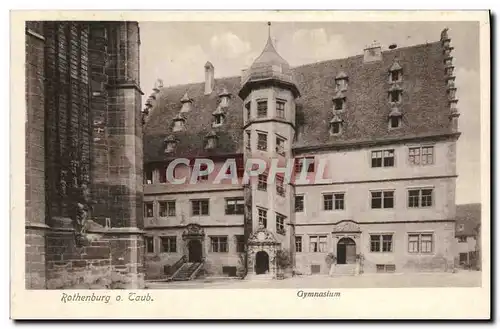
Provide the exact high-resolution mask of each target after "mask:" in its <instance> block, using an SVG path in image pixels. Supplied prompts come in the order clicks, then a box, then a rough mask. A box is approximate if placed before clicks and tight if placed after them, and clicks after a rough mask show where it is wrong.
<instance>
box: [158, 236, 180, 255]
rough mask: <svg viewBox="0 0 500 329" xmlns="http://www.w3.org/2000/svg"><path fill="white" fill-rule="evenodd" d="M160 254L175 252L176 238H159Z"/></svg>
mask: <svg viewBox="0 0 500 329" xmlns="http://www.w3.org/2000/svg"><path fill="white" fill-rule="evenodd" d="M160 241H161V252H177V237H175V236H161V237H160Z"/></svg>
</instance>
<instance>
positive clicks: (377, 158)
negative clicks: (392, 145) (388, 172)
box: [372, 150, 394, 168]
mask: <svg viewBox="0 0 500 329" xmlns="http://www.w3.org/2000/svg"><path fill="white" fill-rule="evenodd" d="M377 167H394V150H378V151H372V168H377Z"/></svg>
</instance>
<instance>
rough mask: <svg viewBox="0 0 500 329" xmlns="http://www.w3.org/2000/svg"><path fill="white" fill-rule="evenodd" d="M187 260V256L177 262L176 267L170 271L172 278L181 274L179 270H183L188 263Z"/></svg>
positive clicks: (173, 266)
mask: <svg viewBox="0 0 500 329" xmlns="http://www.w3.org/2000/svg"><path fill="white" fill-rule="evenodd" d="M186 259H187V257H186V255H184V256H182V257H181V258H180V259H179V260H178V261H176V262H175V263H174V265H172V267H171V270H170V271H169V272H170V273H171V276H172V277H174V276H175V275H176V274H177V272H179V270H180V269H181V268H182V265H184V263H185V262H186ZM170 273H169V274H170Z"/></svg>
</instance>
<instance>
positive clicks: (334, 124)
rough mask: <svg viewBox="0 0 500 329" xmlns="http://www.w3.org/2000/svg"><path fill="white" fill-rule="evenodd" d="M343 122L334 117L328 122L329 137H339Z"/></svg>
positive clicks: (336, 116)
mask: <svg viewBox="0 0 500 329" xmlns="http://www.w3.org/2000/svg"><path fill="white" fill-rule="evenodd" d="M342 124H343V120H342V119H341V118H340V117H339V116H338V115H334V117H333V119H332V120H330V135H340V134H341V133H342Z"/></svg>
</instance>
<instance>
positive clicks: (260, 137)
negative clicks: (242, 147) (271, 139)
mask: <svg viewBox="0 0 500 329" xmlns="http://www.w3.org/2000/svg"><path fill="white" fill-rule="evenodd" d="M257 150H259V151H267V134H266V133H257Z"/></svg>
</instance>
